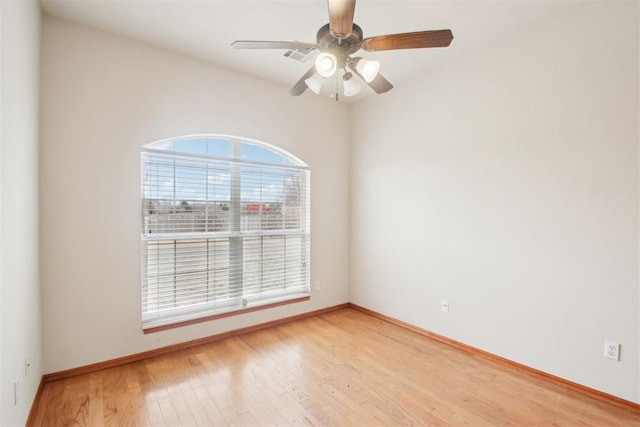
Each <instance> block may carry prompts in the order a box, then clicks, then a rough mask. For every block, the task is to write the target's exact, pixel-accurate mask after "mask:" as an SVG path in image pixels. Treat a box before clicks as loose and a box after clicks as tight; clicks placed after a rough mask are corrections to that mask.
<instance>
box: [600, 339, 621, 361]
mask: <svg viewBox="0 0 640 427" xmlns="http://www.w3.org/2000/svg"><path fill="white" fill-rule="evenodd" d="M604 357H606V358H607V359H612V360H620V344H618V343H616V342H611V341H605V342H604Z"/></svg>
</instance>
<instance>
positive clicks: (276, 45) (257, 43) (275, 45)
mask: <svg viewBox="0 0 640 427" xmlns="http://www.w3.org/2000/svg"><path fill="white" fill-rule="evenodd" d="M231 46H233V47H235V48H236V49H292V50H295V49H309V50H311V49H315V48H317V47H318V45H317V44H315V43H304V42H280V41H264V40H236V41H234V42H233V43H231Z"/></svg>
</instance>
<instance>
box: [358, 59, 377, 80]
mask: <svg viewBox="0 0 640 427" xmlns="http://www.w3.org/2000/svg"><path fill="white" fill-rule="evenodd" d="M356 70H358V73H360V75H361V76H362V77H363V78H364V81H365V82H367V83H370V82H371V80H373V79H375V78H376V76H377V75H378V71H380V61H370V60H368V59H364V58H360V59H359V60H358V63H357V64H356Z"/></svg>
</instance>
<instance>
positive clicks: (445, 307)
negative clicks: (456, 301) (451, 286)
mask: <svg viewBox="0 0 640 427" xmlns="http://www.w3.org/2000/svg"><path fill="white" fill-rule="evenodd" d="M440 310H442V311H444V312H445V313H448V312H449V301H447V300H446V299H443V300H442V301H440Z"/></svg>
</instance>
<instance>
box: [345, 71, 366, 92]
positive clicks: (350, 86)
mask: <svg viewBox="0 0 640 427" xmlns="http://www.w3.org/2000/svg"><path fill="white" fill-rule="evenodd" d="M342 85H343V87H344V90H343V92H344V96H353V95H357V94H358V92H360V89H362V87H360V84H358V82H357V81H356V80H355V79H354V78H353V74H351V73H345V74H344V76H342Z"/></svg>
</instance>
